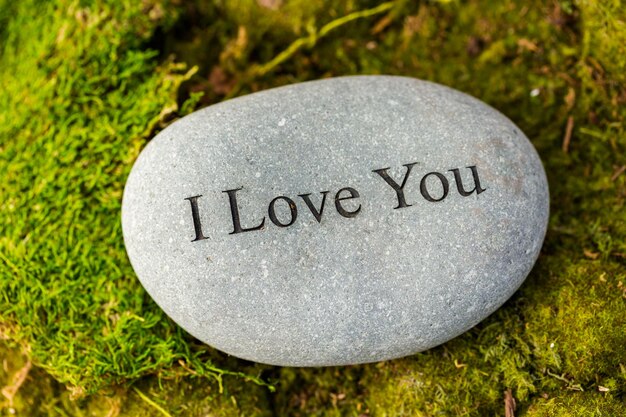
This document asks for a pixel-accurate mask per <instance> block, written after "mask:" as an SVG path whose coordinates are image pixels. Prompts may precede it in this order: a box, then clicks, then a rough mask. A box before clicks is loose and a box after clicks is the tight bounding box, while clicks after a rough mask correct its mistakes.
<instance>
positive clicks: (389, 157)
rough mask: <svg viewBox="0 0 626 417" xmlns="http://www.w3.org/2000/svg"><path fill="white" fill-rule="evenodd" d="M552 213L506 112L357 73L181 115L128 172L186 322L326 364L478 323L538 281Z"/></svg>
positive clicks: (251, 348)
mask: <svg viewBox="0 0 626 417" xmlns="http://www.w3.org/2000/svg"><path fill="white" fill-rule="evenodd" d="M386 168H388V169H386ZM409 168H410V174H409V175H408V177H406V182H405V183H404V187H403V188H402V189H401V191H400V192H397V191H396V190H395V189H394V187H393V186H395V187H396V188H400V186H402V184H403V179H404V178H405V176H406V175H407V172H409ZM385 169H386V170H385ZM476 180H478V183H477V181H476ZM392 185H393V186H392ZM446 185H447V190H445V189H444V188H445V186H446ZM348 187H350V188H348ZM340 190H341V191H340ZM323 192H324V193H323ZM324 195H325V200H324V198H323V196H324ZM281 196H282V197H281ZM402 197H403V198H402ZM442 197H445V198H442ZM276 198H278V199H276ZM275 199H276V200H275ZM234 200H236V201H234ZM307 200H308V202H309V204H310V206H311V208H309V204H307ZM437 200H439V201H437ZM272 201H274V203H271V202H272ZM233 203H236V204H235V205H233ZM322 204H323V211H322V210H321V209H320V206H321V205H322ZM548 206H549V204H548V185H547V181H546V176H545V173H544V170H543V167H542V165H541V162H540V160H539V158H538V155H537V153H536V152H535V149H534V148H533V146H532V145H531V143H530V142H529V141H528V139H526V137H525V136H524V134H523V133H522V132H521V131H520V130H519V129H518V128H517V127H516V126H515V125H514V124H513V123H512V122H511V121H510V120H509V119H507V118H506V117H505V116H503V115H502V114H500V113H499V112H497V111H496V110H494V109H493V108H491V107H489V106H487V105H486V104H484V103H482V102H481V101H479V100H476V99H475V98H472V97H470V96H468V95H465V94H463V93H460V92H458V91H455V90H452V89H450V88H447V87H444V86H441V85H437V84H433V83H429V82H424V81H419V80H416V79H411V78H403V77H390V76H360V77H344V78H335V79H328V80H320V81H313V82H307V83H301V84H295V85H290V86H287V87H282V88H276V89H272V90H268V91H263V92H260V93H256V94H251V95H249V96H245V97H241V98H237V99H234V100H229V101H226V102H223V103H220V104H217V105H214V106H211V107H209V108H206V109H203V110H200V111H198V112H195V113H193V114H191V115H189V116H187V117H185V118H183V119H181V120H180V121H177V122H176V123H174V124H172V125H171V126H169V127H168V128H167V129H165V130H164V131H163V132H161V133H160V134H159V135H158V136H157V137H156V138H154V139H153V140H152V141H151V142H150V143H149V144H148V145H147V146H146V148H145V149H144V150H143V152H142V153H141V155H140V156H139V158H138V159H137V161H136V163H135V165H134V167H133V169H132V172H131V174H130V177H129V178H128V182H127V184H126V188H125V191H124V199H123V208H122V225H123V230H124V239H125V243H126V248H127V251H128V255H129V257H130V260H131V262H132V265H133V267H134V269H135V271H136V273H137V275H138V277H139V279H140V280H141V283H142V284H143V286H144V287H145V288H146V290H147V291H148V293H149V294H150V295H151V296H152V297H153V298H154V300H155V301H156V302H157V303H158V304H159V306H161V308H163V310H165V312H166V313H167V314H168V315H169V316H170V317H171V318H172V319H173V320H174V321H176V322H177V323H178V324H179V325H180V326H182V327H183V328H184V329H185V330H187V331H188V332H189V333H191V334H192V335H194V336H195V337H197V338H198V339H200V340H202V341H204V342H206V343H208V344H209V345H211V346H213V347H215V348H217V349H220V350H222V351H224V352H227V353H230V354H232V355H235V356H238V357H241V358H245V359H249V360H253V361H257V362H263V363H269V364H275V365H290V366H320V365H342V364H355V363H363V362H373V361H380V360H385V359H390V358H396V357H401V356H404V355H410V354H412V353H415V352H418V351H421V350H425V349H428V348H431V347H433V346H436V345H438V344H441V343H443V342H445V341H447V340H449V339H451V338H453V337H455V336H457V335H459V334H461V333H463V332H465V331H466V330H468V329H470V328H471V327H472V326H474V325H476V324H477V323H478V322H480V321H481V320H483V319H484V318H485V317H487V316H488V315H490V314H491V313H492V312H494V311H495V310H496V309H497V308H498V307H499V306H501V305H502V304H503V303H504V302H505V301H506V300H507V299H508V298H509V297H510V296H511V295H512V294H513V293H514V292H515V291H516V289H517V288H518V287H519V286H520V285H521V284H522V282H523V281H524V279H525V278H526V276H527V275H528V273H529V271H530V270H531V268H532V266H533V264H534V262H535V260H536V259H537V256H538V255H539V251H540V248H541V245H542V241H543V238H544V235H545V231H546V225H547V220H548ZM234 208H236V211H238V213H234V211H235V210H234ZM272 209H273V210H272ZM195 214H197V216H194V215H195ZM237 216H238V217H237ZM237 221H238V222H239V225H237V224H236V223H237ZM289 223H292V224H290V225H288V224H289ZM281 225H287V226H284V227H283V226H281ZM253 229H256V230H253Z"/></svg>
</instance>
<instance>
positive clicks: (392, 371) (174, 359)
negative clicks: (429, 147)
mask: <svg viewBox="0 0 626 417" xmlns="http://www.w3.org/2000/svg"><path fill="white" fill-rule="evenodd" d="M201 3H202V4H201ZM379 73H386V74H401V75H408V76H414V77H418V78H423V79H428V80H433V81H436V82H440V83H443V84H446V85H449V86H452V87H454V88H457V89H459V90H462V91H465V92H467V93H469V94H472V95H474V96H476V97H478V98H480V99H482V100H484V101H486V102H487V103H489V104H491V105H492V106H494V107H496V108H497V109H499V110H500V111H502V112H503V113H504V114H506V115H507V116H509V117H510V118H511V119H512V120H513V121H514V122H515V123H517V124H518V125H519V126H520V127H521V128H522V129H523V130H524V131H525V132H526V134H527V135H528V136H529V137H530V138H531V140H532V141H533V143H534V145H535V146H536V147H537V149H538V151H539V153H540V155H541V157H542V160H543V162H544V165H545V167H546V171H547V173H548V177H549V181H550V191H551V200H552V214H551V218H550V225H549V230H548V234H547V238H546V242H545V245H544V248H543V251H542V254H541V256H540V259H539V261H538V263H537V266H536V268H535V269H534V271H533V272H532V274H531V275H530V277H529V278H528V280H527V281H526V283H525V284H524V285H523V286H522V288H521V289H520V290H519V291H518V292H517V293H516V295H515V296H514V297H513V298H512V299H511V300H510V301H509V302H508V303H507V304H505V306H504V307H503V308H501V309H500V310H499V311H498V312H497V313H495V314H494V315H493V316H491V317H490V318H488V319H487V320H485V321H484V322H483V323H481V324H480V325H479V326H477V327H476V328H474V329H473V330H471V331H469V332H467V333H466V334H464V335H462V336H460V337H458V338H456V339H454V340H452V341H450V342H448V343H446V344H444V345H443V346H440V347H438V348H435V349H432V350H430V351H428V352H425V353H421V354H417V355H414V356H411V357H408V358H404V359H400V360H395V361H389V362H384V363H379V364H372V365H363V366H352V367H337V368H324V369H289V368H279V367H270V366H261V365H255V364H252V363H249V362H245V361H241V360H237V359H235V358H229V357H227V356H226V355H224V354H222V353H220V352H217V351H215V350H213V349H211V348H208V347H207V346H204V345H202V344H200V343H198V342H196V341H195V340H193V339H192V338H191V337H189V336H188V335H186V334H185V333H184V332H183V331H181V330H180V329H179V328H178V327H177V326H176V325H175V324H174V323H172V322H171V321H170V320H168V319H167V317H165V316H164V314H163V313H162V312H161V311H160V310H159V308H158V307H157V306H156V305H155V304H154V303H153V302H152V301H151V299H150V298H149V297H148V296H147V295H146V293H145V292H144V291H143V289H142V288H141V286H140V284H139V282H138V280H137V279H136V278H135V276H134V273H133V271H132V269H131V267H130V264H129V262H128V259H127V258H126V255H125V252H124V247H123V242H122V235H121V227H120V216H119V213H120V203H121V196H122V190H123V186H124V181H125V179H126V177H127V175H128V173H129V170H130V168H131V166H132V163H133V161H134V159H135V158H136V157H137V155H138V153H139V151H140V150H141V149H142V147H143V146H144V145H145V144H146V143H147V141H149V140H150V138H151V137H153V136H154V134H155V133H156V132H158V131H159V130H160V129H162V128H163V127H164V126H166V125H167V124H168V123H170V122H172V121H173V120H175V119H176V118H179V117H181V116H183V115H185V114H187V113H189V112H190V111H193V110H194V109H197V108H200V107H202V106H205V105H208V104H211V103H215V102H217V101H220V100H224V99H227V98H229V97H233V96H236V95H242V94H246V93H250V92H253V91H257V90H261V89H265V88H269V87H272V86H278V85H284V84H288V83H292V82H296V81H301V80H310V79H316V78H321V77H328V76H337V75H347V74H379ZM0 80H1V86H2V88H1V89H0V179H1V181H0V215H1V221H0V295H1V297H0V338H1V339H2V342H1V347H0V360H1V362H2V364H1V365H2V366H0V387H3V388H2V396H0V409H1V410H2V411H1V413H3V415H12V414H15V413H17V415H28V416H65V415H78V416H109V417H111V416H117V415H120V416H135V415H137V416H151V415H155V416H159V415H165V416H167V415H171V416H176V415H198V416H239V415H245V416H271V415H291V416H306V415H316V416H339V415H347V416H404V415H406V416H410V415H423V416H431V415H507V416H512V415H513V408H514V407H513V404H514V403H516V409H515V411H514V413H515V415H516V416H570V415H573V416H617V415H626V402H625V401H626V211H625V204H624V203H625V199H626V173H625V172H624V170H625V165H626V155H625V147H626V132H625V120H626V5H625V4H623V3H622V2H621V1H620V0H611V1H609V0H607V1H602V2H596V1H592V0H586V1H585V0H580V1H560V2H557V1H548V2H544V1H536V0H531V1H521V0H520V1H495V0H494V1H479V0H468V1H462V2H461V1H419V2H409V1H400V0H398V1H395V2H391V3H376V2H373V1H361V0H359V1H357V0H333V1H328V2H325V3H322V2H311V1H308V0H298V1H296V0H258V1H246V0H233V1H214V2H206V3H205V2H199V1H189V2H184V3H183V2H182V1H180V0H178V1H177V0H171V1H169V2H167V1H166V2H163V1H157V0H143V1H134V2H121V1H119V2H118V1H98V2H95V1H93V2H92V1H61V0H59V1H51V2H43V1H34V0H23V1H19V2H14V1H10V0H0ZM507 409H508V411H506V410H507Z"/></svg>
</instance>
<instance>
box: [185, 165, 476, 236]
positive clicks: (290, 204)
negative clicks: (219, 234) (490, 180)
mask: <svg viewBox="0 0 626 417" xmlns="http://www.w3.org/2000/svg"><path fill="white" fill-rule="evenodd" d="M415 165H417V162H413V163H410V164H405V165H403V166H404V167H405V168H406V171H405V173H404V176H403V177H402V178H401V179H394V178H393V177H392V176H391V175H389V172H388V171H389V169H390V168H381V169H374V170H372V172H373V173H376V174H378V176H380V178H382V179H383V180H384V182H385V183H386V184H387V185H388V186H389V187H390V188H391V190H392V191H393V192H394V195H395V199H396V200H395V201H396V202H397V205H396V207H394V208H395V209H401V208H406V207H411V206H412V205H413V204H409V203H408V202H407V193H406V191H407V190H406V186H407V182H408V180H409V177H410V176H411V172H412V170H413V167H414V166H415ZM467 169H469V170H470V171H471V175H472V179H473V188H469V189H466V186H465V185H464V184H463V179H462V177H461V171H460V169H459V168H455V169H451V170H449V172H452V173H453V175H454V183H455V184H456V190H457V192H458V193H459V194H460V195H461V196H463V197H467V196H469V195H471V194H473V193H476V195H478V194H480V193H482V192H483V191H485V190H486V189H485V188H483V187H482V186H481V183H480V178H479V175H478V168H477V167H476V166H475V165H472V166H468V167H467ZM436 184H438V185H436ZM437 188H438V190H437ZM242 189H243V187H239V188H235V189H232V190H224V191H222V192H223V193H225V194H227V195H228V201H229V203H230V212H231V216H232V221H233V231H232V232H230V233H229V234H231V235H234V234H237V233H244V232H252V231H255V230H261V229H263V228H265V224H266V217H265V216H263V217H262V218H261V219H260V220H258V217H257V220H256V221H255V222H246V224H247V225H249V224H256V225H255V226H244V225H243V223H242V215H241V212H240V209H239V203H238V200H237V192H238V191H241V190H242ZM433 189H435V190H436V191H435V190H433ZM419 192H420V194H421V196H422V197H423V198H424V199H425V200H426V201H429V202H432V203H437V202H440V201H443V200H444V199H445V198H446V197H447V196H448V194H449V192H450V181H449V180H448V177H446V176H445V175H444V174H442V173H440V172H429V173H427V174H425V175H424V176H422V178H421V180H420V181H419ZM319 193H320V198H319V200H321V202H319V203H318V206H316V205H315V203H314V202H313V201H312V200H311V193H308V194H298V197H299V198H300V199H301V200H302V203H304V205H305V207H306V209H308V210H309V211H310V212H311V215H312V216H313V218H314V219H315V220H317V222H318V223H321V221H322V216H323V214H324V209H325V207H326V198H327V196H328V194H329V193H330V191H320V192H319ZM409 196H411V195H409ZM200 197H202V195H195V196H193V197H187V198H185V200H188V201H189V203H190V205H191V218H192V220H193V226H194V231H195V238H194V239H193V240H192V242H196V241H199V240H205V239H208V238H209V237H208V236H206V235H205V234H204V232H203V229H202V223H201V221H200V210H199V208H198V199H199V198H200ZM359 198H361V194H360V193H359V191H358V190H356V189H354V188H352V187H344V188H341V189H340V190H338V191H337V192H336V193H334V198H333V200H334V206H335V210H337V213H339V215H341V216H343V217H346V218H351V217H356V216H357V215H358V214H359V213H360V212H361V208H362V205H361V204H360V203H358V202H356V201H355V202H353V203H349V202H348V200H357V199H359ZM277 211H279V212H280V211H282V215H280V213H277ZM267 215H268V217H269V219H270V221H271V222H272V223H273V224H274V225H276V226H278V227H289V226H291V225H293V224H294V223H295V222H296V220H297V218H298V205H297V204H296V201H294V199H293V198H290V197H288V196H285V195H280V196H278V197H276V198H274V199H273V200H271V201H270V202H269V205H268V207H267Z"/></svg>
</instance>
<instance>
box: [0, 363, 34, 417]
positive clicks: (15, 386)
mask: <svg viewBox="0 0 626 417" xmlns="http://www.w3.org/2000/svg"><path fill="white" fill-rule="evenodd" d="M31 366H32V363H31V362H30V361H28V362H26V364H25V365H24V366H23V367H22V368H21V369H20V370H19V371H17V372H16V373H15V375H13V381H12V382H13V383H12V384H11V385H7V386H6V387H4V388H2V395H4V396H5V397H6V399H7V400H9V407H13V398H14V397H15V394H17V391H18V390H19V389H20V387H21V386H22V384H23V383H24V381H26V377H27V376H28V372H29V371H30V368H31Z"/></svg>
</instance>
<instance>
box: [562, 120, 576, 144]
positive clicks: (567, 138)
mask: <svg viewBox="0 0 626 417" xmlns="http://www.w3.org/2000/svg"><path fill="white" fill-rule="evenodd" d="M572 130H574V117H573V116H569V117H568V118H567V127H566V128H565V136H564V137H563V152H565V153H567V151H568V150H569V142H570V140H571V139H572Z"/></svg>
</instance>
